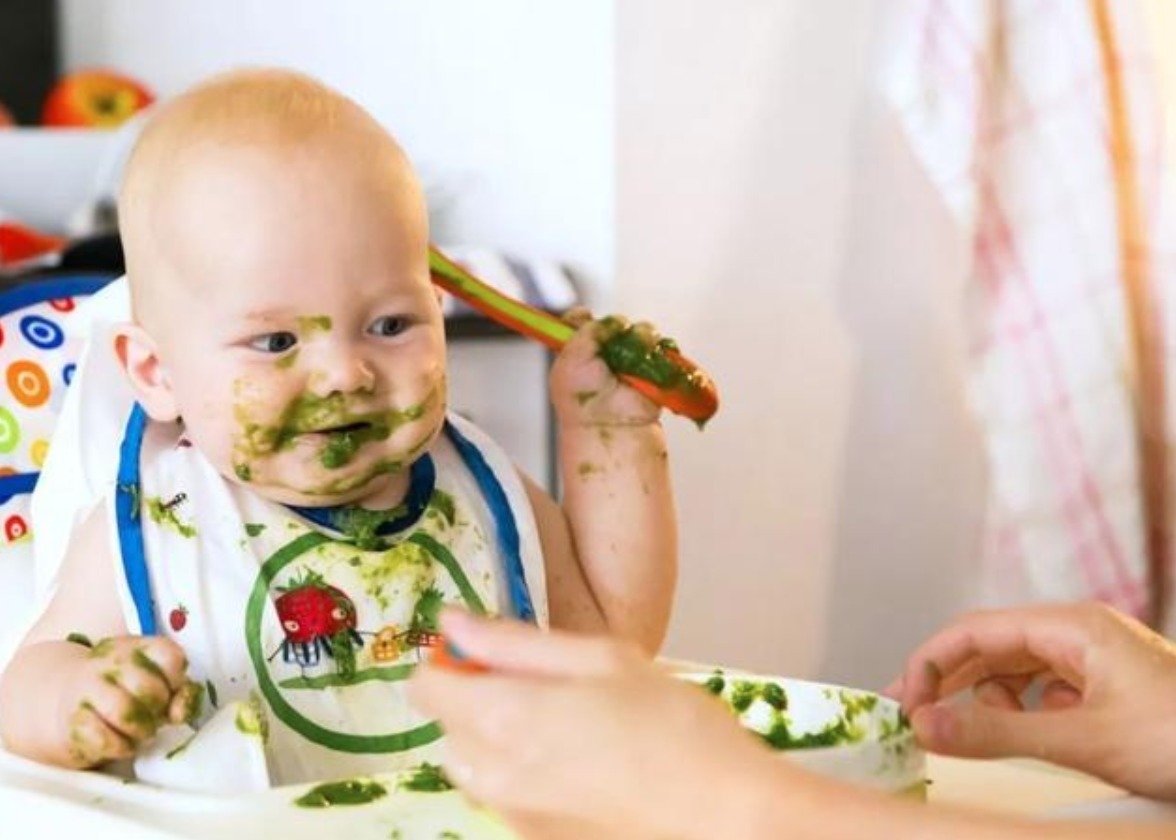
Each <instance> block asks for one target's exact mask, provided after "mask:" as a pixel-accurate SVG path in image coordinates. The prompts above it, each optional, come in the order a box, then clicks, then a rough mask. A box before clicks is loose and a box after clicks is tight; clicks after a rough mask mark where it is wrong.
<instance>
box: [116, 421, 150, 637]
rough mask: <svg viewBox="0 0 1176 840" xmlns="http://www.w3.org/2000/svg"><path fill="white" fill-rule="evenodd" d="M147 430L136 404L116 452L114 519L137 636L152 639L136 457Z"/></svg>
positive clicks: (148, 583) (140, 486) (148, 586)
mask: <svg viewBox="0 0 1176 840" xmlns="http://www.w3.org/2000/svg"><path fill="white" fill-rule="evenodd" d="M146 430H147V413H146V412H145V411H143V407H142V406H140V405H138V404H137V403H136V404H135V407H134V408H133V409H131V416H130V418H128V420H127V428H126V432H125V433H124V434H123V441H122V446H121V447H119V451H118V486H117V489H116V492H115V496H114V518H115V523H116V525H117V526H118V547H119V553H121V554H122V562H123V571H124V572H125V573H126V576H127V588H128V589H129V590H130V592H131V600H132V601H134V603H135V612H136V613H137V614H138V616H139V634H140V635H143V636H154V635H155V634H156V633H157V632H159V628H158V625H157V623H156V621H155V599H154V597H152V594H151V577H150V575H149V574H148V572H147V556H146V553H145V551H144V549H143V517H142V515H141V510H140V509H141V507H142V500H141V498H140V495H141V488H142V485H141V484H140V482H139V453H140V451H141V450H142V448H143V433H144V432H145V431H146Z"/></svg>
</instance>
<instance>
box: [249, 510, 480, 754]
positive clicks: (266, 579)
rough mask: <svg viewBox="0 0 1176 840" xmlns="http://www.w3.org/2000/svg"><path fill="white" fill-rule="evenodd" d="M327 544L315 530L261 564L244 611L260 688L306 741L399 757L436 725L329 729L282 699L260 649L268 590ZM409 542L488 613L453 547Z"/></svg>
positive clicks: (421, 537)
mask: <svg viewBox="0 0 1176 840" xmlns="http://www.w3.org/2000/svg"><path fill="white" fill-rule="evenodd" d="M329 542H333V540H332V539H331V538H330V537H328V536H326V535H324V534H320V533H318V532H316V531H311V532H309V533H306V534H302V535H301V536H299V537H296V538H295V539H294V540H292V541H290V542H289V543H287V544H286V545H284V546H282V547H281V548H280V549H278V550H277V551H275V552H274V553H273V554H272V555H271V556H270V557H269V559H268V560H266V561H265V563H263V564H262V566H261V569H260V571H259V572H258V576H257V580H256V582H255V583H254V585H253V591H252V592H251V593H250V596H249V603H248V606H247V608H246V611H245V644H246V646H247V648H248V650H249V658H250V660H251V661H252V663H253V670H254V672H255V673H256V675H257V683H258V689H259V690H260V691H261V694H262V696H263V697H265V700H266V702H267V703H268V704H269V707H270V709H271V710H272V711H273V713H274V714H275V715H277V717H278V719H279V720H281V721H282V722H283V723H284V724H286V725H287V726H289V727H290V728H291V729H293V730H294V731H295V732H297V733H298V734H300V735H302V736H303V737H304V738H306V739H307V740H309V741H312V742H314V743H316V744H320V745H322V746H324V747H328V748H330V749H333V750H336V751H338V752H349V753H396V752H404V751H405V750H411V749H415V748H416V747H420V746H424V745H425V744H428V743H431V742H433V741H436V740H437V739H438V738H440V737H441V735H442V733H441V728H440V727H439V726H438V725H437V724H436V723H426V724H422V725H421V726H417V727H414V728H412V729H406V730H403V731H400V732H389V733H383V734H355V733H349V732H337V731H335V730H333V729H328V728H327V727H325V726H323V725H321V724H319V723H316V722H315V721H313V720H311V719H310V718H308V717H306V716H305V715H303V714H302V713H301V712H300V711H299V710H298V709H296V708H295V707H294V706H293V705H292V704H291V703H290V702H289V701H288V700H287V699H286V698H285V697H284V696H283V694H282V692H281V690H280V688H279V686H278V685H277V684H276V683H275V682H274V678H273V676H272V675H271V674H270V672H269V667H268V662H269V658H267V657H266V655H265V651H264V650H263V649H262V634H261V625H262V618H263V617H264V615H265V612H266V610H267V609H273V602H272V601H271V600H270V588H271V586H272V585H273V583H274V580H275V578H277V576H278V574H279V573H280V572H281V571H282V570H283V569H285V568H286V567H287V566H288V565H290V563H292V562H294V561H295V560H297V559H298V558H300V557H302V556H303V555H305V554H306V553H307V552H309V551H312V550H314V549H316V548H318V547H319V546H321V545H323V544H324V543H329ZM406 542H411V543H415V544H416V545H417V546H418V547H420V548H421V549H423V550H424V552H425V553H426V554H427V555H428V556H429V558H430V559H431V560H433V561H436V562H437V563H438V564H439V565H441V566H442V567H443V568H444V569H445V570H446V571H447V572H448V573H449V575H450V577H451V578H452V579H453V582H454V584H455V585H456V586H457V589H458V591H459V592H460V594H461V598H462V601H463V602H464V604H465V605H466V607H467V608H468V609H470V610H471V611H472V612H475V613H479V614H482V613H485V611H486V609H485V606H484V604H483V603H482V600H481V598H480V597H479V596H478V593H477V591H476V590H475V589H474V587H473V586H472V584H471V583H470V581H469V579H468V577H467V576H466V574H465V572H464V571H463V570H462V568H461V566H460V565H459V564H458V562H457V560H456V558H455V557H454V556H453V555H452V553H450V551H449V549H447V548H446V547H445V546H443V545H441V544H440V543H438V542H437V541H436V540H435V539H433V538H432V537H431V536H429V535H427V534H424V533H421V532H417V533H414V534H412V535H411V536H409V537H408V538H407V540H406ZM415 667H416V666H415V665H412V664H402V665H395V666H390V667H385V668H382V669H381V670H380V673H379V676H378V679H380V680H382V681H385V682H397V681H400V680H403V679H406V678H407V677H408V676H409V675H410V674H411V673H412V672H413V670H414V669H415Z"/></svg>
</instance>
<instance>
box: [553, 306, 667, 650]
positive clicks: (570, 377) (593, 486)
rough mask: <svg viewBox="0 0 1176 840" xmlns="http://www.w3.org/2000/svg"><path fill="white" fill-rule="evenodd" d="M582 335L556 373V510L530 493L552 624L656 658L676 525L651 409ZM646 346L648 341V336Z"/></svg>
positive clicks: (593, 333)
mask: <svg viewBox="0 0 1176 840" xmlns="http://www.w3.org/2000/svg"><path fill="white" fill-rule="evenodd" d="M599 329H600V323H599V322H595V323H591V324H588V325H586V326H584V327H583V328H582V329H581V330H580V331H579V332H578V333H577V334H576V336H575V337H574V338H573V339H572V341H570V342H569V343H568V345H567V346H566V347H565V348H564V350H563V351H562V352H561V354H560V356H559V358H558V359H557V360H556V363H555V366H554V368H553V369H552V375H551V380H552V400H553V402H554V404H555V409H556V415H557V417H558V418H559V435H560V451H559V461H560V472H561V476H562V479H563V488H564V502H563V507H562V509H561V508H560V507H558V506H557V505H555V503H554V502H552V501H551V499H550V498H549V497H547V496H546V494H543V493H542V491H539V490H538V489H537V488H534V487H533V486H532V488H531V491H532V492H531V496H532V505H533V507H534V508H535V511H536V518H537V520H538V523H539V529H540V536H541V538H542V541H543V550H544V554H545V556H546V563H547V576H548V600H549V605H550V610H551V623H552V625H553V626H555V627H559V628H564V629H572V630H599V629H601V627H602V626H604V627H607V629H608V630H609V631H610V632H611V633H612V634H613V635H615V636H619V637H621V638H626V639H630V640H632V641H634V642H636V643H637V644H639V645H640V646H641V647H643V648H645V649H646V650H648V651H650V652H655V651H656V650H657V649H658V648H659V647H660V646H661V643H662V640H663V639H664V638H665V633H666V628H667V625H668V624H669V618H670V609H671V606H672V603H673V594H674V585H675V581H676V577H677V550H678V546H677V522H676V518H675V514H674V500H673V491H672V489H671V486H670V474H669V463H668V457H667V452H666V443H665V436H664V435H663V433H662V429H661V425H660V423H659V422H658V414H659V412H658V409H657V407H656V406H655V405H654V404H653V403H651V402H650V401H649V400H647V399H646V398H645V397H643V396H642V395H640V394H638V393H637V392H636V391H634V390H632V389H631V388H628V387H626V386H624V385H622V384H621V383H620V382H619V381H618V380H617V379H616V378H615V377H614V376H613V375H612V373H610V372H609V370H608V368H607V367H606V366H605V365H604V363H603V362H602V361H601V360H600V358H599V357H598V344H597V340H598V338H597V331H598V330H599ZM650 338H651V340H652V336H651V337H650Z"/></svg>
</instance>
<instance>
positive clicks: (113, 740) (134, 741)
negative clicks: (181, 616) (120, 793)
mask: <svg viewBox="0 0 1176 840" xmlns="http://www.w3.org/2000/svg"><path fill="white" fill-rule="evenodd" d="M187 670H188V660H187V657H186V656H185V655H184V651H183V650H182V649H181V648H180V646H179V645H177V644H176V643H175V642H173V641H171V640H170V639H166V638H163V637H160V636H151V637H145V636H119V637H115V638H110V639H103V640H102V641H100V642H98V644H96V645H94V647H93V648H91V649H90V650H89V652H88V653H86V655H85V656H84V657H83V658H82V659H80V660H78V663H77V668H76V670H75V671H74V673H73V674H72V675H71V677H70V678H69V684H68V685H67V687H66V692H65V698H64V699H65V704H66V705H65V709H64V719H65V724H66V726H68V738H69V755H70V757H71V759H72V760H73V762H74V763H75V765H76V766H78V767H93V766H94V765H97V764H101V763H103V762H105V761H110V760H113V759H119V758H129V757H130V756H132V755H134V753H135V751H136V749H137V748H138V747H139V745H141V744H142V743H143V742H144V741H146V740H147V739H149V738H151V737H152V736H153V735H154V734H155V732H156V730H158V729H159V727H160V726H162V725H163V724H165V723H182V722H185V721H189V720H192V719H194V718H195V717H197V716H198V715H199V714H200V707H201V703H202V701H203V688H202V686H200V685H199V684H197V683H193V682H191V681H190V680H189V679H188V676H187Z"/></svg>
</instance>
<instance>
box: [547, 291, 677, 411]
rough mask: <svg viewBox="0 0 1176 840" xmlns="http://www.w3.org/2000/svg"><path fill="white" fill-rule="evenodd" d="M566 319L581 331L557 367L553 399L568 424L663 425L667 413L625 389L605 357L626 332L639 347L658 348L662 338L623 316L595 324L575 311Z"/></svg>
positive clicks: (585, 313) (645, 325)
mask: <svg viewBox="0 0 1176 840" xmlns="http://www.w3.org/2000/svg"><path fill="white" fill-rule="evenodd" d="M564 320H565V321H567V322H568V323H570V324H572V325H573V326H575V327H578V331H577V332H576V334H575V336H573V337H572V339H571V340H570V341H568V343H567V344H566V345H565V346H564V348H563V350H561V351H560V354H559V356H558V357H557V358H556V360H555V364H554V365H553V366H552V369H551V399H552V402H553V404H554V405H555V410H556V414H557V415H558V416H559V419H560V421H561V422H562V423H565V424H575V425H583V426H643V425H648V424H650V423H655V422H657V420H658V418H659V417H660V415H661V409H660V408H659V407H658V406H657V405H656V404H655V403H654V402H653V401H652V400H650V399H648V398H647V397H645V396H644V395H642V394H640V393H638V392H637V391H635V390H634V389H632V388H630V387H629V386H627V385H625V384H624V383H623V382H621V380H619V379H618V378H617V377H616V375H615V374H614V373H613V372H612V371H611V370H610V369H609V367H608V365H607V364H605V362H604V359H603V358H601V348H602V347H603V346H604V344H605V343H606V342H609V341H610V340H612V339H615V338H616V337H617V336H618V335H620V334H621V333H625V334H626V337H625V343H626V344H627V345H629V346H632V347H634V348H637V347H645V348H647V349H652V348H654V347H655V346H656V345H657V343H658V342H659V341H661V340H662V339H661V336H660V335H658V333H657V330H655V329H654V327H653V326H652V325H651V324H648V323H644V322H642V323H639V324H633V325H630V324H629V323H628V322H627V321H625V320H624V319H623V318H617V317H608V318H602V319H599V320H592V316H591V314H589V312H588V310H586V309H574V310H572V311H571V312H569V313H568V314H567V315H566V316H565V317H564Z"/></svg>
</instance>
